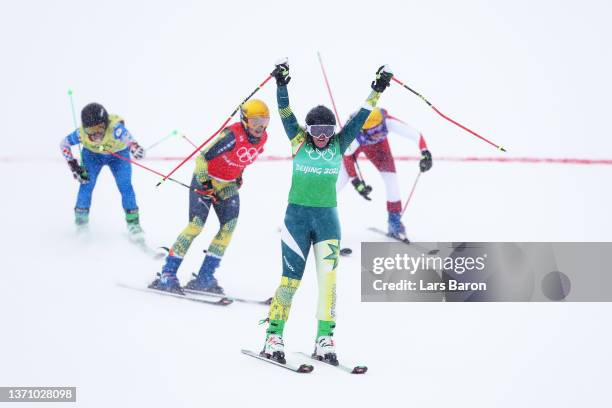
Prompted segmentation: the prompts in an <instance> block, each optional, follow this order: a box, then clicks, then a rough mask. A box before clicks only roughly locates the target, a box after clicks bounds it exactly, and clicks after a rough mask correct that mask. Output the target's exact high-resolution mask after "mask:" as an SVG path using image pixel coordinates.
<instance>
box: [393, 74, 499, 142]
mask: <svg viewBox="0 0 612 408" xmlns="http://www.w3.org/2000/svg"><path fill="white" fill-rule="evenodd" d="M391 79H392V80H394V81H395V82H397V83H398V84H400V85H401V86H403V87H404V88H406V89H407V90H409V91H410V92H412V93H413V94H415V95H416V96H418V97H419V98H421V99H422V100H423V102H425V103H426V104H427V105H429V107H430V108H432V109H433V110H434V111H435V112H436V113H437V114H438V115H440V116H442V117H443V118H444V119H446V120H448V121H449V122H451V123H452V124H454V125H457V126H459V127H460V128H461V129H463V130H465V131H466V132H469V133H471V134H472V135H474V136H476V137H477V138H479V139H481V140H483V141H485V142H487V143H488V144H490V145H491V146H494V147H495V148H497V149H499V150H501V151H502V152H505V151H506V149H504V148H503V147H501V146H499V145H497V144H495V143H493V142H491V141H490V140H488V139H486V138H484V137H482V136H480V135H479V134H478V133H476V132H474V131H473V130H471V129H469V128H467V127H465V126H463V125H462V124H461V123H459V122H457V121H455V120H453V119H451V118H449V117H448V116H446V115H445V114H443V113H442V112H440V111H439V110H438V108H436V107H435V106H434V105H432V104H431V102H429V101H428V100H427V99H426V98H425V97H424V96H423V95H421V94H420V93H418V92H417V91H415V90H414V89H412V88H410V87H409V86H408V85H406V84H405V83H403V82H402V81H400V80H399V79H397V78H396V77H392V78H391Z"/></svg>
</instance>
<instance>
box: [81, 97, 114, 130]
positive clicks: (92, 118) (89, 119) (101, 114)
mask: <svg viewBox="0 0 612 408" xmlns="http://www.w3.org/2000/svg"><path fill="white" fill-rule="evenodd" d="M81 123H82V124H83V127H90V126H95V125H99V124H100V123H104V124H107V123H108V112H107V111H106V109H104V106H102V105H100V104H99V103H95V102H93V103H90V104H89V105H87V106H85V107H84V108H83V110H82V111H81Z"/></svg>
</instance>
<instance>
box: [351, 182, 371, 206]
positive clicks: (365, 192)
mask: <svg viewBox="0 0 612 408" xmlns="http://www.w3.org/2000/svg"><path fill="white" fill-rule="evenodd" d="M351 183H353V187H355V190H357V192H358V193H359V194H360V195H361V196H362V197H363V198H365V199H366V200H368V201H372V199H371V198H370V197H369V195H370V193H371V192H372V186H368V185H367V184H366V183H365V182H364V181H363V180H362V179H360V178H359V177H355V178H354V179H352V180H351Z"/></svg>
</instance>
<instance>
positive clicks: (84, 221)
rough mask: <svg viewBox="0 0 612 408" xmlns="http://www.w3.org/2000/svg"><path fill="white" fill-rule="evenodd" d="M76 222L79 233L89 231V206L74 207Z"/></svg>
mask: <svg viewBox="0 0 612 408" xmlns="http://www.w3.org/2000/svg"><path fill="white" fill-rule="evenodd" d="M74 224H75V225H76V232H77V234H78V235H81V234H84V233H87V232H88V231H89V208H75V209H74Z"/></svg>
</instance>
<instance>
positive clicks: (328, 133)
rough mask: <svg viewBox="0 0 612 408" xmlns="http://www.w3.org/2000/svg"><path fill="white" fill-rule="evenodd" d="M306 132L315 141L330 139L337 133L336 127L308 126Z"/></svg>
mask: <svg viewBox="0 0 612 408" xmlns="http://www.w3.org/2000/svg"><path fill="white" fill-rule="evenodd" d="M306 131H307V132H308V133H309V134H310V136H312V137H314V138H315V139H319V140H321V139H329V138H331V137H332V136H333V135H334V134H335V133H336V126H334V125H306Z"/></svg>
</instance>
